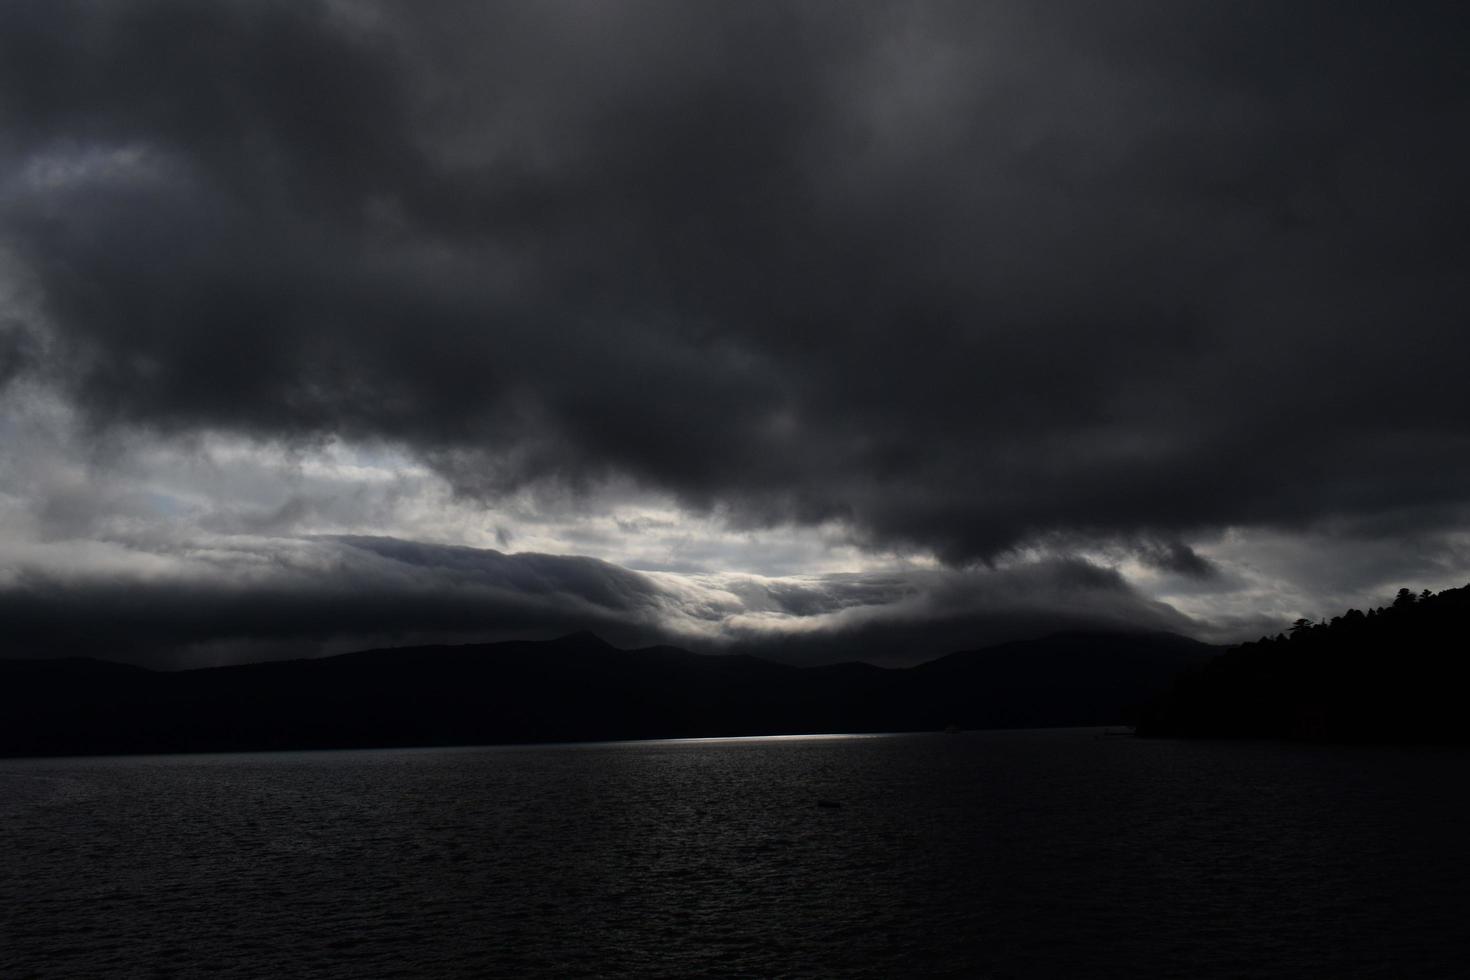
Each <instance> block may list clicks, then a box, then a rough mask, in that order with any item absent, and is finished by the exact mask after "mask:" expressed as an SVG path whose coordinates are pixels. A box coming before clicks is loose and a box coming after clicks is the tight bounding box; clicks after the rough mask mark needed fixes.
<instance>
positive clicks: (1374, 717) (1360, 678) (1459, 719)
mask: <svg viewBox="0 0 1470 980" xmlns="http://www.w3.org/2000/svg"><path fill="white" fill-rule="evenodd" d="M1467 627H1470V586H1465V587H1463V588H1459V589H1446V590H1445V591H1443V592H1440V593H1438V594H1437V595H1436V594H1431V593H1430V592H1429V591H1428V590H1425V591H1424V592H1422V593H1419V594H1417V595H1416V594H1415V593H1413V592H1411V591H1410V590H1408V589H1400V590H1399V593H1398V597H1397V598H1396V599H1395V600H1394V602H1393V604H1392V605H1390V606H1386V607H1381V608H1376V609H1370V610H1368V611H1367V612H1362V611H1361V610H1357V609H1350V610H1348V611H1347V612H1346V613H1344V614H1343V615H1341V616H1337V617H1334V618H1333V619H1332V620H1331V621H1330V622H1322V623H1313V622H1312V621H1310V620H1306V619H1300V620H1297V622H1296V624H1295V625H1293V626H1292V628H1291V630H1290V632H1289V633H1283V634H1279V635H1277V636H1274V637H1262V638H1261V639H1260V640H1257V641H1256V642H1254V643H1245V644H1241V645H1240V646H1238V647H1235V648H1233V649H1231V650H1228V651H1226V652H1225V653H1223V654H1221V655H1220V656H1219V657H1218V658H1216V659H1214V660H1212V661H1210V662H1209V663H1207V664H1204V665H1202V666H1200V667H1199V668H1197V669H1194V670H1190V671H1187V672H1185V674H1183V675H1182V676H1181V677H1180V678H1179V680H1178V681H1177V683H1176V684H1175V685H1174V686H1173V688H1172V690H1171V691H1170V692H1169V693H1168V695H1167V696H1165V697H1164V698H1162V699H1160V700H1159V701H1158V702H1155V703H1154V704H1152V705H1150V706H1149V707H1148V709H1147V710H1146V711H1145V712H1144V713H1143V715H1142V717H1141V718H1140V722H1139V726H1138V732H1139V734H1140V735H1161V736H1162V735H1167V736H1212V737H1256V738H1297V739H1312V740H1320V741H1337V742H1464V741H1467V740H1470V734H1467V729H1466V725H1465V708H1466V701H1465V698H1466V690H1467V683H1470V655H1467V654H1466V651H1465V641H1464V637H1465V633H1466V630H1467Z"/></svg>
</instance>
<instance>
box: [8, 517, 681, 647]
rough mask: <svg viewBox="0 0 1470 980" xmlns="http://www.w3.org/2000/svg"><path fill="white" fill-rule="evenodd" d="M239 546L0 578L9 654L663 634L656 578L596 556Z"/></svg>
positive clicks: (367, 546)
mask: <svg viewBox="0 0 1470 980" xmlns="http://www.w3.org/2000/svg"><path fill="white" fill-rule="evenodd" d="M237 549H240V550H237V551H236V552H235V553H233V554H230V555H228V556H226V557H223V558H220V557H211V558H209V559H208V560H207V561H206V562H205V565H204V568H203V571H202V572H201V571H200V570H199V569H198V568H197V567H196V568H195V569H194V571H193V572H192V573H191V574H187V575H158V574H155V575H152V576H141V577H140V576H131V575H117V574H113V575H106V576H102V575H76V574H57V573H51V574H45V573H39V572H31V573H27V574H24V575H21V576H20V577H18V579H17V580H15V581H14V582H12V583H10V584H9V585H7V586H5V587H3V588H0V620H3V621H4V622H5V624H6V646H7V651H6V654H5V655H11V656H14V655H36V654H43V653H44V654H57V653H76V654H85V655H91V656H100V657H104V658H113V659H141V660H144V661H149V662H154V663H165V664H172V663H182V664H188V665H193V666H197V665H199V663H200V659H201V657H200V648H201V647H203V648H206V649H207V648H208V647H210V646H211V645H213V646H215V647H217V648H219V649H220V650H222V651H223V653H222V655H223V656H224V657H225V658H226V659H257V658H258V657H259V656H260V655H261V654H262V652H265V653H270V652H273V651H277V650H278V651H280V652H282V653H285V654H290V655H298V656H299V655H304V654H311V653H318V652H321V651H322V650H324V649H333V648H335V649H339V650H340V649H342V648H343V646H344V645H345V646H346V647H348V648H351V647H353V646H363V645H369V644H371V643H383V644H385V645H389V644H393V643H401V642H404V641H405V640H411V639H413V638H417V637H430V638H434V639H439V640H443V639H445V638H451V639H453V638H460V639H463V638H466V637H473V638H493V639H503V638H509V637H522V636H534V637H546V636H554V635H558V634H561V633H567V632H571V631H573V630H577V629H588V628H595V629H597V630H599V631H600V632H602V633H604V634H606V635H608V636H609V637H611V638H615V639H617V640H619V641H622V642H629V641H637V640H640V639H646V638H648V637H650V636H656V635H660V634H659V630H658V625H657V624H656V623H655V622H654V621H653V617H654V614H655V613H656V612H657V605H658V602H659V599H660V592H659V590H658V588H657V587H656V585H655V584H654V583H653V582H652V581H651V580H649V579H648V578H647V577H645V576H643V575H641V574H639V573H637V572H630V571H627V570H626V569H623V568H619V567H618V566H616V565H610V564H608V563H607V562H601V561H596V560H594V559H591V558H581V557H561V556H555V555H537V554H524V555H504V554H501V553H499V552H495V551H481V550H476V549H473V548H456V547H448V546H433V545H424V544H418V543H415V542H408V541H398V540H394V539H391V538H362V537H348V538H335V539H334V538H324V539H319V540H316V541H308V542H299V541H298V542H292V541H282V540H275V541H271V540H269V539H266V540H263V541H258V542H256V543H255V546H254V548H253V549H244V548H243V546H240V545H237Z"/></svg>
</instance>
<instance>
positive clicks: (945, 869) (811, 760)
mask: <svg viewBox="0 0 1470 980" xmlns="http://www.w3.org/2000/svg"><path fill="white" fill-rule="evenodd" d="M1467 761H1470V755H1467V753H1466V752H1465V750H1463V749H1407V748H1343V747H1330V746H1316V745H1281V744H1269V743H1257V742H1239V743H1232V742H1208V741H1201V742H1187V741H1165V740H1161V741H1154V740H1143V739H1132V738H1114V737H1102V736H1101V733H1099V732H1097V731H1093V730H1050V731H1028V732H983V733H965V734H960V735H897V736H837V737H800V738H758V739H731V740H704V741H664V742H637V743H612V744H597V745H571V746H535V747H492V748H463V749H406V750H374V751H355V752H313V753H281V754H248V755H202V756H153V757H125V758H90V759H27V760H0V976H3V977H26V976H39V977H53V976H54V977H80V976H126V975H138V976H175V975H177V976H195V975H212V976H241V977H261V976H270V975H297V976H321V977H363V976H378V977H389V976H404V977H407V976H435V977H455V976H463V977H481V976H492V975H506V976H528V977H597V976H670V977H673V976H695V975H699V976H783V977H801V976H852V977H901V976H954V977H961V976H963V977H988V976H993V977H1045V976H1059V977H1128V978H1136V977H1191V978H1198V977H1222V978H1223V977H1231V978H1243V977H1312V976H1317V977H1335V978H1346V977H1395V978H1398V977H1436V976H1445V977H1448V976H1465V975H1467V974H1470V964H1467V963H1466V957H1467V955H1470V938H1467V912H1470V885H1467V881H1466V875H1467V871H1470V840H1467V834H1466V818H1467V815H1470V806H1467V804H1470V790H1467V787H1466V779H1465V776H1466V774H1467V772H1470V767H1467V765H1466V763H1467Z"/></svg>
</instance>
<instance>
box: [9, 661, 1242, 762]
mask: <svg viewBox="0 0 1470 980" xmlns="http://www.w3.org/2000/svg"><path fill="white" fill-rule="evenodd" d="M1214 652H1215V648H1212V647H1210V646H1208V645H1206V644H1202V643H1198V642H1196V641H1194V640H1189V639H1186V638H1184V637H1180V636H1174V635H1171V634H1159V633H1154V634H1125V633H1063V634H1056V635H1054V636H1051V637H1046V638H1042V639H1039V640H1029V641H1023V642H1018V643H1007V644H1002V645H1000V646H996V647H988V648H984V649H980V650H972V651H966V652H961V653H954V654H950V655H949V656H946V657H941V658H939V659H938V660H934V661H930V662H928V663H925V664H921V665H919V666H917V667H911V668H905V669H892V668H882V667H875V666H873V665H871V664H866V663H845V664H834V665H828V666H821V667H795V666H789V665H785V664H779V663H775V662H773V661H768V660H762V659H760V658H757V657H751V656H743V655H732V656H714V655H701V654H695V653H690V652H688V651H686V650H681V649H678V648H675V647H668V646H657V647H646V648H642V649H636V650H622V649H619V648H617V647H613V646H611V645H610V644H607V643H605V642H604V641H602V640H601V639H600V638H598V637H596V636H594V635H592V634H590V633H578V634H573V635H571V636H566V637H562V638H560V639H557V640H550V641H512V642H506V643H493V644H471V645H464V646H422V647H408V648H390V649H381V650H365V651H360V652H356V653H348V654H342V655H339V656H334V657H325V658H321V659H315V660H292V661H276V662H266V663H254V664H242V665H237V666H231V667H214V668H205V669H195V670H184V671H173V672H164V671H153V670H148V669H145V668H141V667H131V666H126V665H122V664H116V663H112V662H109V661H105V660H93V659H82V658H73V659H67V660H5V661H0V754H3V755H9V756H16V755H67V754H106V753H137V752H181V751H236V750H240V751H243V750H257V749H302V748H348V747H368V746H394V745H456V744H486V743H502V742H553V741H597V740H608V739H634V738H662V737H702V736H721V735H766V734H799V733H818V732H859V731H923V730H928V731H934V730H940V729H943V728H945V727H947V726H951V725H954V726H958V727H961V728H996V727H1040V726H1050V725H1107V724H1120V723H1125V722H1129V721H1131V720H1132V717H1133V714H1134V713H1135V712H1136V711H1137V710H1138V708H1139V707H1140V706H1141V705H1143V704H1144V703H1146V702H1148V701H1149V700H1150V699H1152V698H1155V697H1157V696H1158V695H1159V694H1161V693H1162V692H1163V691H1164V690H1165V689H1166V688H1167V686H1168V684H1169V682H1170V681H1171V679H1172V678H1173V677H1174V676H1176V675H1177V674H1178V673H1179V672H1180V671H1182V670H1184V669H1187V668H1189V667H1192V666H1197V665H1199V664H1200V663H1202V662H1203V661H1204V660H1206V659H1207V658H1208V657H1209V656H1210V655H1211V654H1212V653H1214Z"/></svg>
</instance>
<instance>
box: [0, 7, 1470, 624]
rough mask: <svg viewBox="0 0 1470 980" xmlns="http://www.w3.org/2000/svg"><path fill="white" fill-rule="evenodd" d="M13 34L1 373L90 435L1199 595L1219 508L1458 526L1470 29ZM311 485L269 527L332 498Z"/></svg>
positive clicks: (770, 12) (168, 14)
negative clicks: (823, 530)
mask: <svg viewBox="0 0 1470 980" xmlns="http://www.w3.org/2000/svg"><path fill="white" fill-rule="evenodd" d="M0 18H3V22H4V30H0V235H3V244H4V247H5V249H6V256H7V259H6V264H5V265H4V266H3V267H0V268H4V269H6V270H9V272H8V276H7V278H8V280H9V288H10V290H11V292H12V293H14V294H15V295H22V296H23V297H24V298H25V302H24V303H21V302H17V303H16V304H15V306H16V308H15V309H14V310H12V311H0V314H3V317H4V322H5V324H6V326H5V327H4V328H3V330H0V382H3V381H5V380H6V379H7V378H12V377H18V376H21V375H22V374H28V375H29V376H33V377H35V378H38V379H41V380H42V381H43V382H44V383H45V384H48V385H51V386H52V387H53V388H55V390H57V391H59V392H61V393H63V395H64V397H65V398H67V399H69V400H70V401H72V402H73V403H74V404H75V405H77V406H78V407H79V408H80V410H81V411H82V412H83V413H84V415H85V417H86V418H87V419H88V420H89V422H90V424H91V425H92V426H93V427H94V429H95V430H96V431H98V432H105V431H108V430H115V429H126V428H130V427H132V428H143V429H147V430H152V431H153V432H156V433H161V434H163V435H165V436H173V437H185V436H189V435H191V434H194V433H198V432H205V431H216V432H220V431H223V432H233V433H239V434H244V435H247V436H251V437H259V438H263V439H281V440H286V441H287V442H292V441H297V442H301V443H304V444H308V445H309V444H310V443H311V441H312V440H319V439H323V438H328V437H341V438H344V439H351V440H364V441H375V440H377V441H383V442H386V443H387V444H391V445H395V446H399V447H402V448H403V449H404V450H405V451H407V452H408V453H410V454H411V455H413V456H414V457H416V458H418V459H422V460H424V461H427V462H428V463H429V464H431V465H432V466H433V467H435V468H436V470H437V471H438V472H439V473H441V474H443V475H444V476H445V477H446V478H448V479H449V480H450V481H452V483H453V485H454V486H455V488H456V489H457V491H458V492H460V493H461V494H464V495H467V496H468V497H470V498H473V499H482V500H485V501H490V502H495V501H499V500H501V499H503V496H504V495H505V494H507V493H509V492H511V491H514V490H517V489H522V488H525V487H528V486H546V485H552V486H557V487H561V488H564V489H565V490H566V491H567V492H570V493H573V494H576V493H590V492H593V491H594V490H595V489H596V488H597V487H599V486H603V485H605V484H606V483H607V482H608V481H610V480H615V479H621V480H630V481H632V482H633V483H634V484H635V485H637V486H640V487H643V488H645V489H646V490H647V491H648V492H650V493H665V494H670V495H672V496H673V497H674V498H675V499H676V500H678V501H679V502H680V503H681V504H682V505H683V506H684V507H685V508H686V509H687V510H688V511H690V512H704V513H709V514H715V515H718V516H719V518H720V519H721V520H722V521H724V522H726V523H727V524H728V525H729V526H731V527H735V528H740V527H750V528H761V527H773V526H777V527H779V526H784V525H787V524H795V525H819V524H820V525H834V526H840V527H842V528H844V529H845V532H846V533H848V534H849V535H850V536H851V537H852V539H853V540H854V541H856V542H858V543H859V544H861V545H862V546H864V547H867V548H870V549H874V550H876V551H880V552H882V551H886V550H889V549H896V550H898V551H899V552H904V551H906V550H916V551H919V552H929V553H933V554H935V555H937V556H939V557H940V558H941V559H942V560H943V561H946V562H949V563H951V564H954V565H956V566H970V565H972V564H974V563H976V562H979V563H982V565H981V571H983V563H984V562H994V561H998V560H1001V561H1003V560H1004V559H1005V558H1006V556H1008V555H1010V554H1013V552H1014V550H1015V549H1017V548H1019V547H1023V546H1025V545H1027V543H1028V542H1034V541H1037V540H1053V541H1056V540H1062V539H1068V540H1074V541H1085V540H1097V541H1103V542H1119V541H1122V542H1129V543H1128V544H1127V545H1126V547H1127V548H1131V554H1132V555H1133V556H1134V557H1136V558H1137V559H1138V560H1140V561H1142V562H1143V563H1145V564H1148V565H1151V566H1154V567H1157V568H1158V569H1160V570H1161V571H1163V572H1167V573H1169V574H1174V575H1180V576H1183V577H1185V578H1190V577H1193V578H1196V579H1202V578H1208V577H1209V576H1210V575H1211V574H1212V565H1211V563H1210V561H1209V559H1208V557H1207V556H1202V555H1201V554H1200V553H1198V552H1197V551H1196V550H1193V549H1191V547H1190V545H1189V544H1187V543H1185V542H1186V541H1188V540H1194V539H1197V538H1198V537H1200V536H1201V535H1203V536H1206V537H1207V536H1208V535H1209V534H1210V533H1211V532H1212V530H1213V529H1218V528H1222V527H1229V526H1246V527H1265V528H1295V529H1303V528H1326V527H1334V526H1340V525H1341V523H1342V522H1355V521H1357V522H1363V521H1373V520H1380V519H1384V515H1388V514H1397V515H1405V514H1408V515H1415V519H1416V520H1418V521H1419V523H1417V524H1416V525H1415V527H1416V529H1417V530H1419V531H1424V532H1425V533H1428V532H1429V531H1430V530H1433V529H1441V530H1442V529H1445V528H1450V527H1454V526H1457V525H1455V524H1453V523H1452V521H1453V520H1457V519H1458V518H1453V516H1452V515H1455V514H1459V513H1460V512H1461V511H1460V507H1461V505H1463V504H1464V503H1465V502H1466V500H1467V499H1470V452H1466V449H1467V442H1470V402H1467V401H1466V399H1465V398H1464V397H1463V394H1462V391H1463V379H1462V377H1461V375H1462V373H1463V372H1462V367H1461V366H1462V365H1463V364H1464V363H1466V362H1467V360H1470V347H1467V345H1470V340H1467V337H1470V335H1467V334H1466V332H1465V330H1464V329H1463V327H1464V323H1463V321H1464V311H1465V309H1466V299H1467V296H1466V288H1467V287H1466V285H1465V276H1464V273H1463V270H1464V268H1465V266H1466V259H1467V257H1470V256H1467V254H1466V252H1467V246H1466V240H1465V236H1464V235H1463V231H1462V229H1463V227H1464V225H1465V222H1466V218H1467V213H1466V212H1467V209H1466V195H1465V190H1464V188H1465V183H1464V180H1463V177H1462V174H1463V173H1465V172H1467V171H1470V152H1467V151H1470V137H1467V135H1466V131H1465V128H1464V126H1463V124H1462V123H1461V120H1462V119H1463V118H1464V116H1465V114H1466V110H1467V108H1470V107H1467V106H1466V104H1465V103H1466V101H1467V99H1470V84H1467V83H1470V79H1467V78H1466V77H1465V75H1466V71H1467V68H1466V62H1465V59H1464V58H1463V53H1462V51H1461V50H1460V49H1461V47H1462V45H1461V43H1460V38H1462V37H1463V36H1464V27H1465V26H1466V24H1465V20H1466V14H1465V13H1464V12H1463V10H1462V9H1461V8H1460V7H1459V6H1452V5H1448V4H1438V3H1429V4H1415V5H1412V7H1404V8H1402V9H1387V8H1382V9H1374V10H1367V9H1347V8H1345V7H1344V6H1343V5H1341V4H1327V3H1315V2H1313V3H1304V4H1291V5H1280V4H1259V3H1238V4H1228V5H1220V4H1215V3H1205V2H1178V3H1170V4H1157V3H1147V2H1141V0H1140V2H1127V3H1123V4H1121V5H1118V4H1113V5H1108V6H1106V7H1101V6H1098V5H1095V4H1083V3H1071V2H1064V3H1056V4H1048V5H1045V7H1044V8H1037V7H1036V5H1033V4H1023V3H1019V2H990V3H978V4H976V3H942V2H931V3H919V4H887V3H870V4H863V5H856V6H846V7H842V8H829V7H815V6H812V5H802V4H791V5H785V4H774V5H765V4H763V5H757V6H755V7H750V6H748V5H737V4H722V5H714V6H711V5H700V6H699V7H698V8H697V9H696V8H695V7H692V6H690V5H687V4H678V3H649V4H638V5H635V6H626V5H616V6H606V5H584V4H572V3H534V4H533V3H525V4H498V5H492V6H488V7H487V6H484V5H479V4H432V5H425V6H421V7H415V8H412V9H410V8H406V7H400V6H388V5H383V6H379V5H374V4H356V5H354V4H309V3H289V4H288V3H273V2H265V3H258V2H252V3H243V2H242V3H231V2H220V3H211V4H206V5H199V4H185V3H174V2H146V3H135V4H127V5H118V4H107V3H100V2H95V3H87V2H62V0H58V2H55V3H48V4H25V5H17V6H13V7H11V8H9V9H7V10H6V11H5V12H4V13H3V14H0ZM77 493H78V494H82V493H83V491H80V490H78V491H77ZM83 503H84V502H82V501H81V497H74V498H70V503H69V502H68V500H66V499H60V498H58V499H57V500H55V501H53V502H52V503H51V504H48V507H49V508H50V509H49V510H48V511H47V515H46V516H47V519H48V520H52V521H53V522H55V524H56V527H57V528H60V529H65V528H71V529H72V530H70V531H63V530H58V531H57V532H56V533H58V534H61V533H80V532H77V531H76V530H75V529H76V528H78V527H80V526H81V525H79V524H78V523H77V522H78V521H82V522H84V521H85V518H86V514H87V513H88V506H84V505H83ZM73 505H75V506H73ZM282 506H283V509H282V510H280V511H278V512H277V511H272V512H266V513H261V514H255V515H253V516H251V515H243V516H237V517H236V518H233V520H234V521H235V523H234V524H232V525H229V527H232V528H233V529H235V530H237V531H242V532H247V533H250V534H260V533H265V532H267V531H269V530H270V529H272V528H276V529H279V530H281V531H282V533H286V532H288V531H289V530H290V529H291V527H292V526H293V525H294V524H296V523H299V522H300V521H301V520H302V518H303V515H307V514H310V513H313V512H314V511H313V508H314V507H318V504H317V503H314V502H313V501H312V500H311V499H309V498H307V497H304V496H303V497H301V498H300V499H299V500H298V501H297V502H296V503H295V504H291V505H282ZM69 507H70V509H68V508H69ZM293 507H294V509H292V508H293ZM1446 515H1451V516H1446ZM221 520H224V518H221ZM1447 522H1450V523H1447ZM215 526H216V527H217V528H218V529H228V528H226V525H225V524H217V525H215ZM504 533H505V534H509V532H504ZM505 540H511V539H510V538H509V537H506V538H505ZM359 550H361V549H359ZM379 557H380V558H382V559H383V560H388V559H387V558H386V556H383V555H379ZM392 560H393V561H395V562H398V563H400V564H401V563H403V562H404V561H405V560H406V559H405V558H404V557H403V556H402V555H399V556H397V557H394V558H393V559H392ZM512 567H514V568H515V569H517V570H518V571H517V572H516V574H517V575H519V574H522V570H523V565H522V564H516V563H512V565H507V566H505V569H504V570H505V572H506V574H510V571H509V570H510V569H511V568H512ZM558 567H559V568H560V567H561V566H558ZM567 567H568V568H570V567H572V566H567ZM671 567H672V566H671ZM1059 567H1060V566H1059ZM1067 567H1070V566H1067ZM441 573H442V570H441V571H440V572H436V573H435V574H441ZM1084 573H1085V569H1084ZM487 574H488V573H487ZM526 574H529V573H526ZM977 574H978V572H977ZM1068 574H1071V573H1068ZM517 581H518V582H519V585H520V586H524V585H525V584H526V583H525V582H520V580H517ZM617 581H619V582H624V583H625V582H626V580H624V579H618V580H617ZM583 584H584V585H587V587H588V588H590V587H591V586H590V585H588V584H587V583H585V582H584V583H583ZM518 587H519V586H518ZM609 587H611V586H609ZM849 587H850V588H853V589H857V590H858V591H859V592H862V591H863V590H870V589H875V588H880V587H881V586H880V585H879V584H877V583H875V582H872V581H867V580H865V581H863V582H861V583H858V584H851V585H850V586H847V585H838V584H834V583H829V584H828V591H824V592H822V593H821V595H820V596H814V595H809V594H806V593H804V592H802V591H801V590H800V589H796V590H787V591H785V592H782V591H781V590H780V589H775V590H774V591H772V592H771V594H770V595H769V596H768V597H767V598H766V599H764V600H762V601H769V602H771V603H774V604H775V606H776V608H777V610H778V611H780V612H782V613H783V615H790V616H796V617H801V616H804V615H807V614H808V612H809V611H810V610H811V609H815V608H818V607H820V606H821V605H822V604H823V603H826V602H841V601H850V602H852V603H853V604H854V605H855V606H862V605H863V604H864V601H863V600H861V598H851V597H850V596H849V598H848V599H843V598H842V596H844V595H847V593H846V592H845V591H844V590H845V589H848V588H849ZM1094 591H1097V592H1099V594H1102V593H1106V592H1107V588H1104V587H1103V586H1101V585H1098V586H1097V588H1096V589H1095V590H1094ZM578 596H579V597H580V598H579V599H578V601H579V602H580V601H584V600H585V601H591V600H590V599H588V597H587V596H582V595H581V594H580V593H578ZM624 598H626V597H624ZM344 602H345V600H344ZM593 605H594V606H595V605H596V603H595V602H594V603H593ZM621 614H622V613H621V612H619V615H621ZM935 614H936V615H942V613H940V612H936V613H935ZM221 615H225V613H224V612H221ZM344 615H345V613H344ZM1130 621H1139V617H1138V616H1132V618H1131V620H1130Z"/></svg>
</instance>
